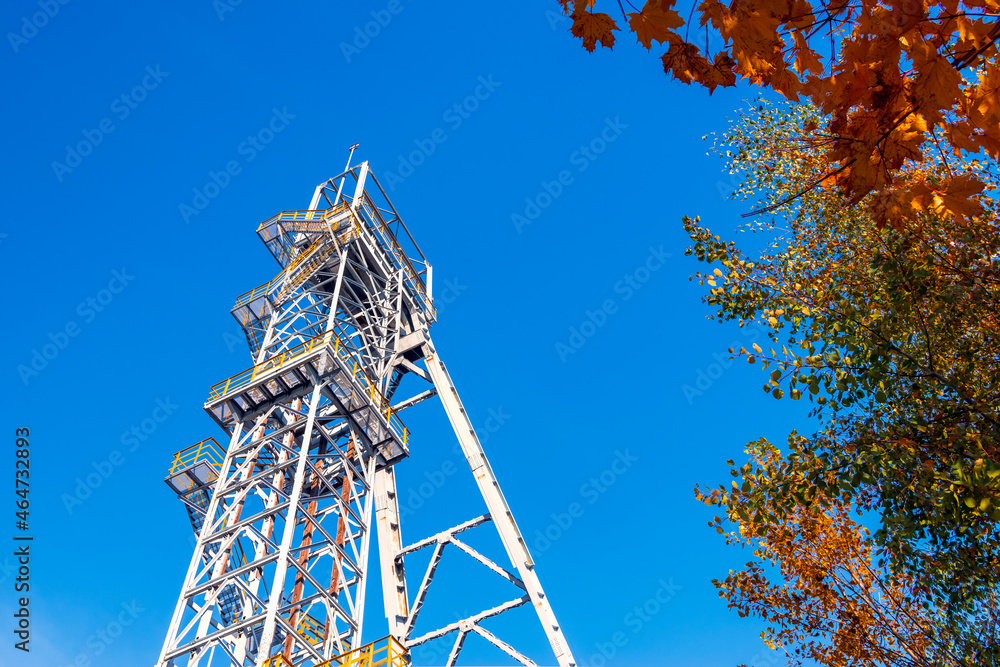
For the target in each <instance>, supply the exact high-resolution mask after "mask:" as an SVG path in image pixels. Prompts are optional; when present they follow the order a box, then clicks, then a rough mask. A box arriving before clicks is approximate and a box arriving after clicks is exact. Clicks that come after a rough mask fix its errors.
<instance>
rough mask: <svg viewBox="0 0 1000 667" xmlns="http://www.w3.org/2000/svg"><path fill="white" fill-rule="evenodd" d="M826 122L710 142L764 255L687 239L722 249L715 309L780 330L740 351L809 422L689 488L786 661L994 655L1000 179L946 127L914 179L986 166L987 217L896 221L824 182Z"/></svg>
mask: <svg viewBox="0 0 1000 667" xmlns="http://www.w3.org/2000/svg"><path fill="white" fill-rule="evenodd" d="M820 118H821V112H819V111H817V110H816V109H814V108H812V107H811V106H789V107H785V106H771V105H768V104H766V103H763V102H762V103H760V105H759V106H757V107H756V108H755V109H754V110H752V111H751V112H750V113H749V114H748V115H747V116H746V117H745V118H744V119H743V120H742V122H740V123H738V124H737V125H735V126H734V127H733V129H732V130H731V131H730V132H728V133H727V134H726V135H724V136H723V137H722V138H721V139H720V141H719V144H718V146H717V148H718V150H719V152H720V153H721V154H722V155H723V156H725V157H726V159H727V161H728V167H729V168H730V169H731V170H733V171H735V172H737V173H741V174H743V182H742V185H741V186H740V188H738V190H737V192H736V196H737V197H741V198H744V199H745V200H747V201H748V202H749V204H748V205H749V206H752V207H754V208H757V209H758V210H759V211H761V212H763V218H762V219H759V220H756V221H754V222H751V223H748V224H746V225H745V226H744V227H743V229H744V231H749V232H754V233H756V234H757V236H756V238H758V239H763V245H764V246H765V247H764V249H763V250H756V251H753V250H747V251H744V250H741V249H740V248H738V247H737V245H736V244H735V243H734V242H732V241H724V240H722V239H720V238H719V237H718V236H715V235H713V234H712V233H711V232H710V231H709V230H708V229H707V228H705V227H703V226H702V225H701V224H700V223H699V221H698V220H687V219H686V220H685V228H686V230H687V231H688V233H689V234H690V236H691V238H692V241H693V246H692V248H691V249H690V251H689V252H690V253H691V254H694V255H696V256H697V258H698V259H699V260H701V261H704V262H707V263H709V264H714V265H715V266H714V267H713V268H712V269H711V270H710V271H706V272H705V273H699V274H697V276H696V277H697V279H698V280H699V281H700V282H702V283H703V284H705V285H706V286H707V287H708V293H707V295H706V301H707V303H708V304H710V305H711V306H713V307H714V308H715V313H714V316H715V317H716V318H718V319H720V320H734V321H736V322H738V323H739V324H740V326H747V325H751V324H754V323H757V324H763V325H764V326H765V327H767V328H768V330H769V338H770V340H769V342H768V344H767V345H764V346H757V345H755V346H754V348H753V349H751V350H743V349H741V350H734V354H737V355H741V356H745V357H746V358H747V361H748V362H750V363H753V364H756V365H759V366H760V367H761V368H762V370H764V372H765V373H766V374H767V375H766V378H767V380H766V384H765V385H764V387H763V389H764V391H766V392H768V393H769V394H770V395H772V396H774V398H776V399H783V400H796V401H801V400H805V401H808V402H811V404H812V406H813V409H812V414H813V415H814V416H815V417H816V419H817V420H818V427H817V431H816V433H815V434H814V435H812V436H810V437H799V436H797V435H795V434H793V436H792V437H790V438H789V442H788V447H787V449H786V451H785V452H783V453H782V452H780V451H778V450H777V449H775V448H774V447H771V446H770V445H769V444H768V443H766V442H763V443H755V444H754V445H752V446H751V447H750V449H749V452H750V454H751V460H750V462H748V463H747V464H746V465H744V466H734V467H733V470H732V474H733V476H734V477H735V480H734V481H733V482H732V484H731V485H730V486H725V485H723V486H720V487H718V488H715V489H701V488H699V489H697V490H696V492H697V494H698V496H699V497H700V498H701V499H702V500H704V501H705V502H707V503H708V504H710V505H715V506H720V507H722V508H723V509H724V514H725V517H719V518H717V520H716V522H714V525H715V526H716V528H717V529H718V530H719V531H720V532H726V531H725V529H724V527H723V524H729V525H732V526H734V527H735V529H734V530H732V531H731V532H729V533H727V535H728V537H729V540H730V541H732V542H736V543H740V544H743V545H744V546H747V547H749V548H750V549H751V550H752V551H753V554H754V559H753V560H751V561H750V562H749V563H748V565H747V569H746V570H744V571H742V572H739V573H735V574H732V575H730V577H728V578H727V579H726V580H725V581H722V582H717V584H718V585H719V586H720V592H721V594H722V595H723V596H724V597H726V598H727V599H728V600H729V602H730V605H731V606H734V607H736V608H737V609H738V610H740V611H741V613H751V614H755V615H758V616H761V617H763V618H765V619H766V620H767V621H768V622H769V623H770V625H769V626H768V627H769V629H768V631H767V632H766V633H765V634H766V638H768V640H769V641H771V642H772V643H773V644H775V645H781V646H783V647H785V649H786V650H787V651H789V653H790V655H792V656H793V657H796V656H798V657H803V658H809V659H812V660H815V661H817V662H819V663H820V664H824V665H876V664H886V665H888V664H892V665H897V664H899V665H910V664H912V665H972V664H976V665H988V664H993V665H996V664H1000V629H998V625H997V622H998V620H1000V617H998V613H997V594H998V592H1000V588H998V586H1000V303H998V299H997V290H998V289H1000V222H998V220H997V212H998V211H997V209H998V204H997V202H996V199H995V197H994V194H995V193H996V189H997V187H998V185H1000V183H998V179H997V176H996V174H995V172H994V171H992V170H991V168H990V165H991V162H986V163H980V162H977V161H975V160H970V159H968V158H967V157H966V158H965V159H963V158H961V157H957V156H956V152H955V150H954V145H952V144H951V143H950V142H949V141H948V140H947V139H946V138H944V137H940V138H938V140H937V141H933V142H931V144H930V146H931V147H932V148H931V149H930V150H928V152H927V155H925V156H924V157H923V159H922V160H920V161H909V162H907V163H905V164H904V165H903V167H902V168H901V177H902V178H907V179H910V181H911V182H917V181H920V182H927V183H940V182H945V181H948V182H956V181H957V180H958V179H959V178H966V179H970V180H973V179H974V180H975V181H976V182H978V183H981V184H982V186H983V192H982V194H980V195H979V197H978V201H977V205H978V209H977V210H978V211H979V212H972V211H969V210H966V211H965V213H964V214H963V215H961V216H955V215H954V213H953V209H951V208H949V207H948V206H944V205H942V206H928V207H926V208H924V209H920V210H916V209H914V210H913V211H912V212H911V213H910V214H909V215H908V216H907V217H904V218H901V219H900V220H899V221H897V224H896V226H895V227H893V228H888V227H885V226H883V225H881V224H880V222H879V220H878V218H877V217H876V216H874V215H873V214H872V212H871V211H872V207H871V200H875V199H877V198H878V197H879V196H880V195H879V194H877V193H871V194H869V195H867V196H865V197H863V198H862V199H861V200H860V201H858V202H856V203H855V202H854V201H853V200H852V198H851V197H850V195H849V192H847V191H846V189H845V186H841V185H838V184H836V183H833V182H830V181H828V180H826V181H824V180H822V178H821V177H822V175H823V174H824V173H825V170H826V169H827V167H828V161H827V151H828V150H829V146H830V144H831V143H832V142H835V141H837V140H836V139H835V138H830V137H823V136H818V135H817V134H816V133H815V132H814V131H813V129H812V128H813V127H815V125H816V124H817V123H818V122H820ZM817 183H820V185H819V186H817V185H816V184H817ZM749 238H751V239H752V238H754V237H752V236H751V237H749ZM747 244H749V245H750V246H751V248H752V247H753V243H751V242H749V241H748V243H747ZM747 244H743V245H747ZM758 245H759V244H758ZM850 512H856V513H858V514H859V515H860V516H861V517H862V518H861V519H860V521H862V523H864V524H865V525H869V526H871V527H872V528H873V531H872V533H871V534H868V533H866V532H865V531H864V530H863V529H862V528H861V527H860V526H859V525H857V524H853V523H851V522H850V521H849V519H848V515H849V513H850ZM824 545H826V546H824ZM830 545H841V546H840V547H834V546H830ZM823 554H826V555H825V556H824V555H823ZM848 554H853V555H851V556H850V559H849V562H848V561H845V560H843V558H847V555H848ZM771 566H774V568H777V572H778V574H779V576H775V575H774V574H773V572H774V570H773V569H772V567H771ZM817 568H819V569H817ZM817 573H818V574H817ZM772 576H773V577H774V578H773V580H772V578H771V577H772ZM817 577H819V579H817ZM876 603H877V604H876ZM873 605H874V606H873ZM831 647H835V648H831ZM836 647H839V648H836ZM852 647H853V648H852ZM838 656H839V657H838Z"/></svg>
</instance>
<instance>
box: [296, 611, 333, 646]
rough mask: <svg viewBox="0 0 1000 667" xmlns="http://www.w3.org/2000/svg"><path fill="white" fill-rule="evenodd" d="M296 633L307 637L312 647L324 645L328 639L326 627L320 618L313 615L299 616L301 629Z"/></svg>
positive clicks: (297, 629)
mask: <svg viewBox="0 0 1000 667" xmlns="http://www.w3.org/2000/svg"><path fill="white" fill-rule="evenodd" d="M296 631H297V632H298V633H299V634H300V635H302V636H303V637H305V639H306V641H308V642H309V643H310V644H312V645H314V646H315V645H316V644H322V643H323V640H325V639H326V627H325V626H324V624H323V623H322V621H320V620H319V619H318V618H316V617H315V616H313V615H311V614H300V615H299V627H298V628H296Z"/></svg>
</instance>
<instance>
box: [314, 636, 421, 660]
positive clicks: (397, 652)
mask: <svg viewBox="0 0 1000 667" xmlns="http://www.w3.org/2000/svg"><path fill="white" fill-rule="evenodd" d="M408 663H409V654H408V653H407V651H406V649H405V648H403V645H402V644H400V643H399V642H398V641H397V640H396V638H395V637H393V636H391V635H390V636H388V637H383V638H382V639H378V640H376V641H373V642H372V643H370V644H366V645H365V646H362V647H361V648H357V649H354V650H353V651H348V652H346V653H342V654H340V655H338V656H336V657H334V658H331V659H330V660H328V661H327V662H323V663H320V664H318V665H316V667H403V666H404V665H406V664H408Z"/></svg>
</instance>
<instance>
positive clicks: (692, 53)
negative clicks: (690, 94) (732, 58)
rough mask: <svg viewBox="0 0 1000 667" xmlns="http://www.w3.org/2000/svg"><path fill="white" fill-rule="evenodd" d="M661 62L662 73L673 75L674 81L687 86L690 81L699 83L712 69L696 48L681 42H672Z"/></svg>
mask: <svg viewBox="0 0 1000 667" xmlns="http://www.w3.org/2000/svg"><path fill="white" fill-rule="evenodd" d="M661 60H663V71H664V72H667V73H668V74H673V75H674V78H675V79H677V80H678V81H680V82H682V83H688V84H689V83H691V82H692V81H698V82H701V81H702V80H703V77H704V75H705V74H706V72H707V71H708V70H709V69H710V68H711V67H712V66H711V65H710V64H709V63H708V60H707V59H706V58H705V56H703V55H701V53H700V52H699V51H698V47H697V46H695V45H694V44H688V43H687V42H683V41H677V42H672V43H671V44H670V49H668V50H667V52H666V53H664V54H663V57H662V58H661Z"/></svg>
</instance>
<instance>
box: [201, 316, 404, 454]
mask: <svg viewBox="0 0 1000 667" xmlns="http://www.w3.org/2000/svg"><path fill="white" fill-rule="evenodd" d="M321 380H329V381H330V385H329V387H330V389H331V391H330V395H329V398H330V399H331V400H332V401H333V402H334V403H336V405H337V407H338V409H339V413H340V416H342V417H344V418H346V419H349V420H351V421H352V422H353V423H354V424H355V425H356V426H357V427H358V428H359V429H360V430H361V431H363V432H364V433H365V434H366V435H367V436H368V439H369V440H370V441H371V442H372V444H373V445H374V447H375V449H376V451H377V452H378V454H379V456H380V457H381V459H382V460H380V461H379V462H378V464H379V465H380V466H382V465H386V466H389V465H393V464H394V463H396V462H397V461H399V460H401V459H403V458H405V457H406V456H408V455H409V451H408V450H407V441H408V440H409V435H410V433H409V431H408V430H407V428H406V427H405V426H404V425H403V422H402V421H400V419H399V416H398V415H397V414H396V412H395V411H394V410H393V409H392V406H391V405H390V404H389V401H387V400H386V398H385V397H384V396H383V395H382V393H381V392H380V391H379V390H378V388H377V386H376V385H375V383H374V382H372V381H371V379H370V378H369V377H368V374H367V373H366V372H365V370H364V369H363V368H362V367H361V364H360V363H358V361H357V359H355V358H354V357H353V356H352V355H351V353H350V351H349V348H348V347H347V346H346V345H345V344H344V343H342V342H341V340H340V338H339V337H337V336H336V335H334V333H333V332H327V333H325V334H321V335H319V336H316V337H315V338H312V339H310V340H307V341H305V342H303V343H300V344H299V345H297V346H295V347H293V348H291V349H289V350H286V351H285V352H282V353H281V354H279V355H277V356H274V357H271V358H270V359H266V360H265V361H263V362H261V363H259V364H257V365H256V366H254V367H252V368H248V369H247V370H245V371H243V372H242V373H238V374H236V375H234V376H233V377H231V378H229V379H227V380H223V381H222V382H219V383H218V384H216V385H215V386H213V387H212V388H211V390H210V393H209V396H208V401H206V403H205V410H206V411H207V412H208V413H209V414H210V415H212V418H213V419H215V421H216V422H217V423H218V424H219V426H221V427H222V428H224V429H226V430H227V431H231V430H232V428H233V427H234V426H235V424H236V422H237V421H242V420H245V419H247V418H248V417H253V416H255V415H258V414H261V413H262V412H264V411H265V410H267V409H268V408H270V407H271V406H272V405H275V404H278V403H281V402H285V401H288V400H290V399H292V398H296V397H299V396H305V395H306V394H308V393H309V392H310V391H312V389H313V387H314V386H315V385H316V383H317V382H319V381H321Z"/></svg>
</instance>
